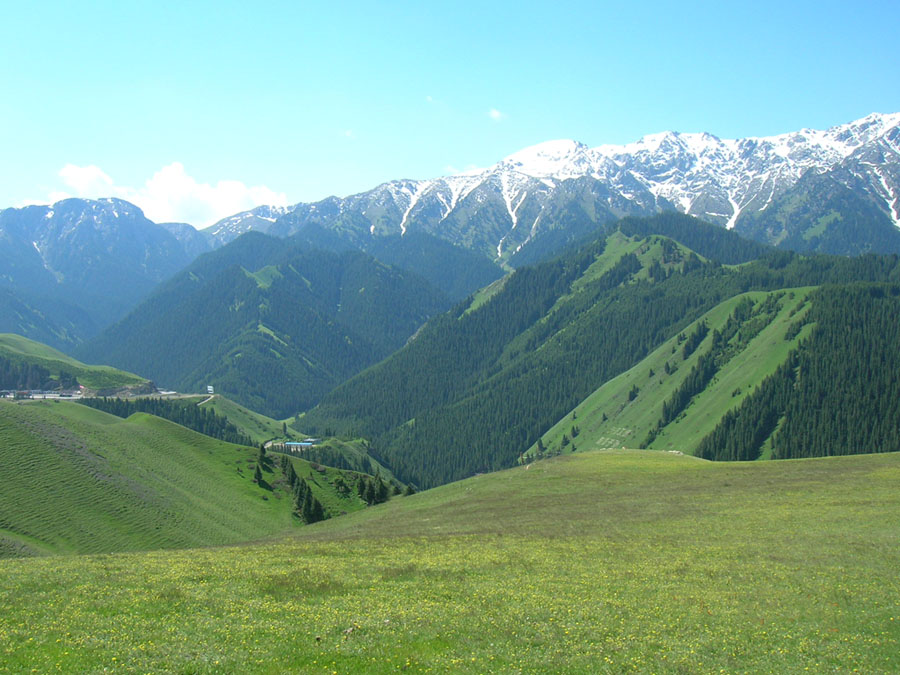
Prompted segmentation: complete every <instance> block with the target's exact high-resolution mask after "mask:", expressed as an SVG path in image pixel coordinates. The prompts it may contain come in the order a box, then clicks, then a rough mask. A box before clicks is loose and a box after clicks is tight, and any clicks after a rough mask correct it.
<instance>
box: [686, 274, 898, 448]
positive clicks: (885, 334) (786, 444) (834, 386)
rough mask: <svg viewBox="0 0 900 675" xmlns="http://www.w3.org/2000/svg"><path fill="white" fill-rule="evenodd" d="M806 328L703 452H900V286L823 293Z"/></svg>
mask: <svg viewBox="0 0 900 675" xmlns="http://www.w3.org/2000/svg"><path fill="white" fill-rule="evenodd" d="M811 301H812V305H811V307H810V310H809V312H808V313H807V314H806V315H805V317H804V319H803V321H804V322H806V323H811V324H813V325H814V328H813V330H812V333H811V335H810V336H809V337H808V338H807V339H805V340H804V341H803V342H802V343H801V345H800V347H799V348H798V349H797V350H795V351H794V352H792V354H791V356H790V358H789V359H788V361H786V362H785V363H784V364H782V365H781V366H780V367H779V368H778V370H777V371H776V372H775V373H773V374H772V375H771V376H770V377H768V378H767V379H766V380H764V381H763V382H762V384H761V385H760V386H759V387H758V388H757V389H756V390H755V391H754V392H753V393H752V394H751V395H750V396H748V397H747V399H746V400H745V401H744V402H743V403H742V404H741V406H740V407H739V408H737V409H736V410H734V411H733V412H730V413H728V414H727V415H725V416H724V417H723V419H722V421H721V422H720V423H719V425H718V426H717V427H716V429H715V430H714V431H713V432H712V433H711V434H710V435H709V436H707V437H706V438H704V439H703V441H702V442H701V443H700V445H699V447H698V448H697V453H696V454H697V455H698V456H700V457H704V458H706V459H717V460H753V459H757V458H758V457H760V455H761V454H762V451H763V446H764V444H765V442H766V441H767V440H768V439H769V438H770V437H771V445H772V457H773V458H774V459H796V458H800V457H824V456H829V455H846V454H857V453H871V452H892V451H898V450H900V377H898V373H900V286H897V285H895V284H851V285H848V286H839V287H823V288H821V289H819V290H818V291H816V293H815V294H814V295H813V296H812V299H811Z"/></svg>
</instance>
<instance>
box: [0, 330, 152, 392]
mask: <svg viewBox="0 0 900 675" xmlns="http://www.w3.org/2000/svg"><path fill="white" fill-rule="evenodd" d="M0 357H5V358H7V359H9V360H10V361H12V362H14V363H29V364H34V365H38V366H41V367H42V368H46V369H47V370H49V371H50V374H51V375H53V376H54V377H57V376H58V375H59V371H60V370H64V371H66V372H68V373H70V374H71V375H74V376H75V377H76V378H77V379H78V382H79V384H81V385H83V386H84V387H85V388H87V389H89V390H92V391H101V392H102V391H106V390H117V389H123V388H132V389H146V388H148V387H149V381H148V380H146V379H145V378H143V377H139V376H138V375H134V374H132V373H127V372H125V371H124V370H118V369H117V368H112V367H110V366H89V365H85V364H84V363H82V362H81V361H77V360H76V359H73V358H72V357H71V356H66V355H65V354H63V353H62V352H60V351H57V350H56V349H53V348H52V347H48V346H47V345H44V344H41V343H40V342H35V341H34V340H29V339H28V338H25V337H22V336H21V335H14V334H13V333H0Z"/></svg>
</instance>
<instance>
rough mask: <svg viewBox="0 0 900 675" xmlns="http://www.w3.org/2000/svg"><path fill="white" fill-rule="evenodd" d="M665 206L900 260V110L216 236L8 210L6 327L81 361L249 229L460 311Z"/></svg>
mask: <svg viewBox="0 0 900 675" xmlns="http://www.w3.org/2000/svg"><path fill="white" fill-rule="evenodd" d="M665 210H675V211H680V212H683V213H688V214H690V215H694V216H697V217H699V218H702V219H704V220H707V221H709V222H712V223H715V224H718V225H721V226H723V227H726V228H728V229H733V230H734V231H736V232H738V233H740V234H742V235H744V236H746V237H749V238H752V239H754V240H756V241H759V242H763V243H767V244H773V245H775V246H778V247H782V248H790V249H793V250H798V251H818V252H828V253H838V254H851V255H852V254H858V253H864V252H881V253H896V252H900V113H894V114H888V115H882V114H872V115H869V116H867V117H865V118H863V119H860V120H857V121H855V122H851V123H849V124H843V125H839V126H836V127H833V128H831V129H828V130H826V131H815V130H803V131H798V132H794V133H789V134H783V135H780V136H773V137H768V138H746V139H740V140H722V139H718V138H716V137H715V136H711V135H709V134H680V133H674V132H666V133H661V134H654V135H651V136H646V137H644V138H643V139H641V140H640V141H638V142H636V143H632V144H628V145H623V146H613V145H604V146H599V147H596V148H588V147H587V146H585V145H582V144H580V143H577V142H575V141H551V142H548V143H542V144H540V145H536V146H533V147H531V148H527V149H525V150H522V151H520V152H517V153H515V154H513V155H510V156H509V157H507V158H506V159H504V160H502V161H500V162H498V163H497V164H495V165H494V166H492V167H489V168H487V169H484V170H477V171H470V172H467V173H464V174H460V175H455V176H448V177H444V178H438V179H434V180H423V181H415V180H397V181H392V182H389V183H384V184H382V185H379V186H377V187H376V188H374V189H373V190H370V191H368V192H363V193H360V194H357V195H352V196H349V197H346V198H343V199H341V198H337V197H329V198H328V199H325V200H322V201H320V202H316V203H314V204H306V203H300V204H296V205H294V206H290V207H271V206H260V207H258V208H255V209H253V210H252V211H247V212H244V213H239V214H236V215H234V216H231V217H229V218H226V219H224V220H222V221H220V222H219V223H216V224H215V225H214V226H212V227H210V228H207V229H205V230H201V231H198V230H196V229H195V228H193V227H192V226H190V225H188V224H185V223H163V224H155V223H153V222H151V221H150V220H148V219H147V218H146V217H145V216H144V214H143V213H142V212H141V210H140V209H139V208H138V207H136V206H134V205H133V204H129V203H127V202H124V201H121V200H117V199H102V200H82V199H67V200H64V201H61V202H58V203H56V204H54V205H52V206H29V207H25V208H10V209H6V210H3V211H0V331H7V332H15V333H19V334H22V335H26V336H29V337H32V338H34V339H38V340H41V341H43V342H46V343H48V344H50V345H52V346H54V347H58V348H60V349H71V348H72V347H73V346H74V345H77V344H78V343H80V342H82V341H83V340H85V339H87V338H89V337H91V336H93V335H95V334H97V333H98V332H99V331H100V330H102V329H103V328H104V327H106V326H108V325H110V324H111V323H113V322H114V321H116V320H118V319H120V318H121V317H123V316H124V315H125V313H126V312H127V311H128V310H129V309H130V308H132V307H134V306H135V305H136V304H137V302H138V301H139V300H140V299H141V298H143V297H146V295H147V294H148V293H149V292H150V290H151V289H153V288H154V287H155V286H156V285H157V284H158V283H159V282H161V281H163V280H165V279H167V278H169V277H171V276H172V275H173V274H174V273H176V272H177V271H179V270H181V269H183V268H184V267H185V266H186V265H187V264H188V263H190V262H191V261H192V260H193V259H195V258H196V257H197V256H198V255H200V254H202V253H204V252H207V251H210V250H213V249H216V248H219V247H221V246H223V245H225V244H227V243H229V242H231V241H233V240H234V239H236V238H237V237H239V236H240V235H241V234H243V233H245V232H247V231H250V230H255V231H260V232H264V233H268V234H270V235H274V236H277V237H292V238H294V239H295V240H296V242H295V243H298V244H302V245H304V246H306V247H311V248H322V249H327V250H330V251H333V252H341V251H346V250H353V249H356V250H362V251H365V252H367V253H369V254H370V255H372V256H374V257H376V258H378V259H380V260H382V261H384V262H387V263H389V264H391V265H393V266H395V267H398V268H401V269H404V270H406V271H409V272H414V273H415V274H417V275H419V276H421V277H424V278H425V279H427V280H428V281H429V282H431V284H432V285H434V286H435V287H437V288H439V289H440V290H442V291H443V292H444V293H445V294H447V295H448V296H449V297H450V298H451V299H459V298H462V297H465V296H466V295H467V294H469V293H471V292H473V291H474V290H475V289H477V288H479V287H481V286H483V285H485V284H487V283H489V282H490V281H492V280H494V279H496V278H497V277H499V276H500V275H501V274H502V273H503V270H504V269H508V268H509V267H510V266H512V267H519V266H521V265H523V264H528V263H532V262H537V261H540V260H543V259H546V258H547V257H548V256H550V255H553V254H555V253H556V252H558V251H560V250H561V249H562V248H563V247H564V246H566V245H568V244H570V243H571V242H573V241H578V240H580V239H582V238H583V237H585V236H587V235H589V234H591V233H592V232H594V231H595V230H596V229H597V228H598V227H599V226H600V225H602V224H604V223H608V222H611V221H613V220H616V219H618V218H620V217H622V216H626V215H637V216H646V215H652V214H654V213H657V212H660V211H665Z"/></svg>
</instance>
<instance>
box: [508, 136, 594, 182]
mask: <svg viewBox="0 0 900 675" xmlns="http://www.w3.org/2000/svg"><path fill="white" fill-rule="evenodd" d="M587 150H588V148H587V146H586V145H585V144H584V143H579V142H578V141H573V140H567V139H564V140H557V141H546V142H544V143H538V144H537V145H532V146H530V147H528V148H525V149H524V150H519V151H518V152H515V153H513V154H511V155H509V156H508V157H506V158H505V159H504V160H503V161H501V162H500V163H498V164H497V165H496V166H495V169H498V170H513V171H517V172H519V173H523V174H526V175H528V176H534V177H536V178H548V177H551V176H552V177H556V178H560V177H563V176H565V175H566V174H568V173H571V172H572V171H573V170H575V173H576V174H578V175H581V174H583V173H584V171H581V170H578V169H577V168H576V167H578V166H580V165H581V164H583V163H584V162H585V161H586V154H587Z"/></svg>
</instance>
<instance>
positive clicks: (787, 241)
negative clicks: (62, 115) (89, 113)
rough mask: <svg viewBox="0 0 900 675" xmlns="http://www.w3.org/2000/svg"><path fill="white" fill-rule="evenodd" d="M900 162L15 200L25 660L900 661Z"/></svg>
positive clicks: (14, 641)
mask: <svg viewBox="0 0 900 675" xmlns="http://www.w3.org/2000/svg"><path fill="white" fill-rule="evenodd" d="M898 153H900V116H898V115H897V114H893V115H879V114H873V115H870V116H868V117H866V118H863V119H861V120H857V121H855V122H852V123H848V124H845V125H840V126H838V127H834V128H832V129H829V130H826V131H815V130H804V131H801V132H796V133H794V134H786V135H784V136H779V137H772V138H759V139H741V140H721V139H717V138H715V137H712V136H709V135H707V134H677V133H666V134H659V135H654V136H650V137H646V138H644V139H642V140H641V141H639V142H637V143H634V144H630V145H627V146H616V147H613V146H601V147H598V148H593V149H591V148H587V147H585V146H583V145H580V144H578V143H575V142H569V141H563V142H552V143H548V144H542V145H540V146H535V147H533V148H529V149H526V150H523V151H521V152H519V153H516V154H514V155H512V156H510V157H508V158H506V159H504V160H502V161H501V162H499V163H497V164H496V165H495V166H493V167H490V168H489V169H485V170H479V171H472V172H469V173H466V174H462V175H458V176H451V177H447V178H441V179H435V180H430V181H409V180H401V181H395V182H391V183H386V184H384V185H382V186H378V187H377V188H375V189H374V190H372V191H370V192H367V193H363V194H360V195H353V196H351V197H347V198H345V199H338V198H332V199H329V200H325V201H323V202H320V203H317V204H297V205H294V206H292V207H285V208H275V207H260V208H258V209H255V210H254V211H252V212H247V213H243V214H237V215H235V216H234V217H232V218H229V219H226V220H225V221H222V222H220V223H218V224H217V225H216V226H214V227H212V228H210V229H209V230H208V231H207V230H205V231H197V230H195V229H194V228H192V227H191V226H189V225H187V224H178V223H167V224H156V223H153V222H151V221H149V220H147V219H146V218H145V217H144V215H143V213H142V212H141V211H140V209H138V208H137V207H136V206H134V205H131V204H128V203H127V202H123V201H121V200H116V199H104V200H74V199H73V200H66V201H63V202H59V203H57V204H54V205H53V206H48V207H37V206H32V207H26V208H23V209H6V210H4V211H0V391H2V392H3V397H2V399H0V481H2V490H0V558H2V559H0V577H2V578H4V579H5V581H6V583H5V584H4V588H3V589H2V591H0V672H6V671H9V672H16V671H21V670H23V669H30V668H35V669H37V670H38V671H51V670H54V669H56V670H61V671H68V672H73V671H82V672H99V671H102V670H104V669H121V670H123V671H142V672H165V671H172V670H175V671H180V672H245V671H246V672H285V671H315V672H318V671H320V670H322V671H328V672H333V671H337V672H347V671H354V672H389V671H390V672H393V671H395V670H397V669H411V670H421V671H425V670H429V669H432V670H433V669H437V670H443V671H445V672H511V671H513V672H522V671H527V670H539V671H560V672H587V671H590V670H598V669H599V670H604V669H605V670H608V671H610V672H612V671H616V672H618V671H621V670H626V669H635V670H641V671H655V672H657V671H658V672H685V671H694V670H701V671H710V670H720V669H721V670H727V671H730V670H740V669H744V670H755V671H770V672H773V671H780V672H790V671H796V670H800V669H804V668H810V669H812V670H826V669H828V670H839V671H846V670H854V669H858V670H862V671H868V672H890V671H894V670H897V669H898V668H900V662H898V657H897V654H900V615H897V611H896V608H897V607H898V606H900V587H898V586H897V584H896V583H895V582H894V581H893V579H894V576H895V575H894V574H893V572H892V570H894V569H895V568H896V566H897V564H898V563H900V558H898V555H900V554H898V551H900V529H898V526H897V523H898V522H900V502H898V496H897V495H898V493H897V490H896V485H897V479H898V476H900V474H898V471H900V466H898V462H897V459H898V457H900V454H898V451H900V378H898V377H897V373H900V258H898V254H900V229H898V228H900V207H898V201H897V199H898V195H900V173H898V171H900V169H898V167H900V157H898ZM38 626H40V627H41V630H40V631H38V630H37V627H38ZM648 645H650V647H648Z"/></svg>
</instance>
